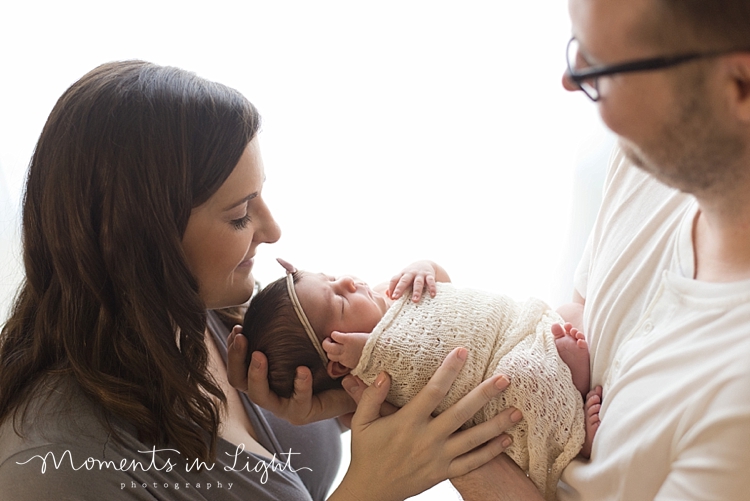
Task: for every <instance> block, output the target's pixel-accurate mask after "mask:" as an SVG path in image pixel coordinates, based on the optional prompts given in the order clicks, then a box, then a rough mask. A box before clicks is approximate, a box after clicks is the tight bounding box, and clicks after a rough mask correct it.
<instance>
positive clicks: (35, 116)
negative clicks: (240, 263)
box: [0, 0, 612, 499]
mask: <svg viewBox="0 0 750 501" xmlns="http://www.w3.org/2000/svg"><path fill="white" fill-rule="evenodd" d="M566 9H567V5H566V2H565V0H542V1H541V2H507V1H498V0H462V1H461V2H458V1H453V2H446V1H435V0H433V1H427V0H420V1H409V0H400V1H393V0H383V1H379V2H363V1H355V0H348V1H331V0H318V1H315V2H312V1H302V0H297V1H292V0H290V1H272V0H265V1H258V0H248V1H226V0H225V1H220V0H219V1H212V2H196V1H189V0H186V1H181V2H172V1H154V0H151V1H142V0H134V1H129V2H102V1H97V2H93V1H90V2H86V1H75V0H73V1H66V2H58V1H47V2H41V1H33V0H25V1H23V2H21V1H17V2H12V3H11V5H10V6H9V5H8V4H7V3H4V4H3V7H0V62H1V66H0V77H1V78H0V259H1V261H0V322H2V321H3V320H4V319H5V318H6V315H7V310H8V308H9V305H10V301H11V298H12V295H13V294H14V293H15V291H16V288H17V284H18V282H19V281H20V279H21V276H22V271H21V265H20V257H19V248H20V244H19V229H18V219H19V213H20V209H19V207H20V198H21V193H22V189H23V181H24V174H25V169H26V166H27V164H28V161H29V157H30V155H31V153H32V150H33V147H34V143H35V141H36V139H37V138H38V135H39V132H40V131H41V128H42V126H43V124H44V120H45V119H46V116H47V115H48V114H49V112H50V110H51V109H52V107H53V105H54V103H55V101H56V100H57V98H58V97H59V96H60V95H61V94H62V92H63V91H64V90H65V89H66V88H67V87H68V86H69V85H70V84H71V83H73V82H74V81H75V80H77V79H78V78H79V77H81V76H82V75H83V74H84V73H86V72H87V71H89V70H90V69H92V68H93V67H95V66H97V65H98V64H101V63H103V62H106V61H112V60H119V59H145V60H149V61H152V62H156V63H159V64H165V65H173V66H179V67H182V68H185V69H188V70H191V71H195V72H196V73H198V74H199V75H201V76H204V77H206V78H209V79H212V80H216V81H219V82H222V83H224V84H227V85H229V86H231V87H234V88H236V89H238V90H240V91H241V92H242V93H243V94H245V95H246V96H247V97H248V98H249V99H250V100H251V101H252V102H253V103H254V104H255V105H256V106H257V107H258V109H259V110H260V112H261V114H262V115H263V131H262V133H261V135H260V141H261V149H262V152H263V156H264V160H265V164H266V174H267V182H266V185H265V187H264V195H265V197H266V199H267V201H268V203H269V204H270V206H271V209H272V211H273V213H274V215H275V216H276V218H277V220H278V222H279V224H280V225H281V227H282V231H283V236H282V239H281V240H280V241H279V242H278V243H277V244H276V245H274V246H272V247H271V246H265V247H261V248H260V252H259V255H258V258H257V259H256V268H255V276H256V278H257V279H258V280H259V281H260V282H261V283H268V282H269V281H271V280H273V279H275V278H277V277H279V276H281V270H280V268H279V267H278V265H276V264H275V262H274V260H273V258H275V257H277V256H281V257H284V258H286V259H287V260H289V261H291V262H293V263H295V264H296V265H297V266H298V267H300V268H305V269H310V270H315V271H325V272H327V273H332V274H338V273H354V274H356V275H358V276H360V277H362V278H364V279H365V280H368V281H370V282H374V283H377V282H381V281H385V280H387V279H388V278H389V277H390V276H391V275H392V274H394V273H395V272H397V271H398V270H399V269H401V267H402V266H404V265H405V264H407V263H409V262H410V261H412V260H415V259H419V258H430V259H434V260H435V261H438V262H440V263H441V264H443V265H444V267H445V268H446V269H447V270H448V272H449V273H450V275H451V277H452V279H453V281H454V282H455V283H456V284H457V285H462V286H468V287H474V288H482V289H488V290H493V291H497V292H503V293H506V294H510V295H511V296H514V297H517V298H519V299H522V298H525V297H528V296H532V295H533V296H537V297H541V298H542V299H544V300H546V301H547V302H548V303H550V304H551V305H553V306H556V305H558V304H559V303H561V302H563V301H566V300H567V299H568V298H569V294H570V291H571V290H572V283H571V274H572V268H573V267H574V266H575V261H576V259H577V256H578V254H579V253H580V248H581V246H582V245H583V241H584V240H585V238H586V233H587V232H588V228H589V225H590V222H591V218H593V216H594V213H595V210H596V206H597V204H598V195H599V190H600V183H601V177H602V175H603V170H604V168H605V163H606V158H607V154H608V152H609V149H610V147H611V143H612V139H611V137H610V136H609V135H607V134H606V133H605V132H604V131H603V127H602V126H601V124H600V122H599V120H598V117H597V115H596V108H595V105H593V104H592V103H590V102H588V100H587V99H586V98H585V97H583V96H582V95H580V94H578V95H573V94H569V93H566V92H565V91H564V90H563V89H562V87H561V86H560V77H561V75H562V72H563V70H564V68H565V62H564V52H565V44H566V42H567V40H568V38H569V36H570V25H569V21H568V17H567V10H566ZM373 466H375V465H373ZM455 498H456V495H455V494H453V493H452V492H451V489H450V487H447V486H446V485H441V486H438V487H436V488H435V489H432V490H431V491H428V492H427V493H425V494H422V495H420V496H418V497H417V498H415V499H455Z"/></svg>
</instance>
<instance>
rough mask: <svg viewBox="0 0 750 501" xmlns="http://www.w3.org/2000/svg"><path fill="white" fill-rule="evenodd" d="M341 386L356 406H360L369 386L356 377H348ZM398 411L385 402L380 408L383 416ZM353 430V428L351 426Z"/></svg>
mask: <svg viewBox="0 0 750 501" xmlns="http://www.w3.org/2000/svg"><path fill="white" fill-rule="evenodd" d="M341 385H342V386H343V388H344V390H346V392H347V393H348V394H349V396H350V397H351V399H352V401H353V402H355V403H356V404H359V401H360V400H362V394H363V393H364V392H365V390H367V388H368V386H367V385H366V384H365V383H364V381H362V380H361V379H359V378H358V377H356V376H352V375H349V376H346V377H345V378H344V380H343V381H342V382H341ZM397 410H398V407H396V406H395V405H392V404H390V403H388V402H383V405H381V406H380V415H381V416H389V415H391V414H393V413H394V412H396V411H397ZM350 428H351V426H350Z"/></svg>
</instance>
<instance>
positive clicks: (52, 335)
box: [0, 61, 260, 460]
mask: <svg viewBox="0 0 750 501" xmlns="http://www.w3.org/2000/svg"><path fill="white" fill-rule="evenodd" d="M259 122H260V118H259V116H258V114H257V112H256V110H255V108H254V107H253V106H252V104H250V103H249V102H248V101H247V99H245V98H244V97H243V96H242V95H241V94H240V93H238V92H237V91H235V90H233V89H230V88H227V87H225V86H223V85H220V84H216V83H213V82H209V81H206V80H204V79H202V78H199V77H197V76H196V75H194V74H192V73H188V72H186V71H183V70H180V69H177V68H170V67H161V66H157V65H153V64H150V63H145V62H142V61H127V62H117V63H109V64H105V65H102V66H99V67H98V68H96V69H94V70H92V71H91V72H90V73H88V74H87V75H85V76H84V77H83V78H81V79H80V80H79V81H78V82H76V83H75V84H73V85H72V86H71V87H70V88H69V89H68V90H67V91H66V92H65V93H64V94H63V95H62V97H61V98H60V99H59V100H58V102H57V104H56V105H55V107H54V109H53V110H52V113H51V114H50V116H49V118H48V120H47V123H46V125H45V126H44V129H43V131H42V134H41V136H40V138H39V142H38V143H37V146H36V149H35V152H34V155H33V157H32V159H31V163H30V167H29V172H28V179H27V183H26V191H25V195H24V202H23V231H22V238H23V256H24V266H25V271H26V277H25V281H24V283H23V284H22V286H21V288H20V291H19V293H18V296H17V298H16V301H15V303H14V305H13V309H12V312H11V316H10V318H9V320H8V321H7V323H6V325H5V326H4V327H3V330H2V334H0V422H1V421H3V420H5V419H7V418H9V417H10V416H16V415H17V413H18V412H19V411H22V410H23V409H24V407H25V406H24V404H25V403H28V402H29V400H30V398H31V396H32V391H33V389H34V387H35V386H36V385H37V383H38V382H39V381H40V380H41V379H42V378H43V377H45V375H48V374H55V373H56V374H62V375H70V376H72V377H74V378H75V379H76V380H77V382H78V383H79V384H80V386H81V388H82V389H83V391H84V392H85V394H86V395H87V396H88V397H89V398H90V399H91V400H92V401H93V402H95V403H96V404H98V405H100V406H101V407H103V408H104V410H105V411H107V413H108V415H110V416H116V417H118V418H122V419H125V420H126V421H128V422H130V423H131V424H132V425H134V426H135V427H136V429H137V431H138V434H139V437H140V438H141V439H142V440H145V441H148V442H152V443H154V444H157V443H170V444H173V445H174V446H175V447H176V448H177V449H178V450H180V452H181V453H182V454H183V455H185V456H187V457H190V458H201V459H203V460H206V459H208V458H210V457H212V456H213V455H214V453H215V446H216V437H217V428H218V423H219V409H218V407H217V404H215V403H214V400H213V398H212V397H211V396H214V397H218V399H219V400H221V401H224V395H223V394H222V392H221V390H220V389H219V388H218V386H217V385H216V383H215V382H214V381H213V379H212V378H211V377H210V376H209V375H208V374H207V359H208V352H207V349H206V346H205V342H204V331H205V329H206V313H205V305H204V303H203V302H202V300H201V299H200V296H199V294H198V283H197V281H196V279H195V277H194V276H193V275H192V274H191V272H190V270H189V269H188V266H187V263H186V260H185V256H184V254H183V251H182V245H181V239H182V235H183V233H184V231H185V228H186V226H187V222H188V218H189V217H190V213H191V210H192V209H193V208H194V207H196V206H198V205H200V204H202V203H203V202H205V201H206V200H207V199H208V198H209V197H210V196H211V195H212V194H213V193H214V192H215V191H216V190H218V188H219V186H221V184H222V183H223V182H224V181H225V180H226V178H227V177H228V176H229V174H230V173H231V171H232V170H233V169H234V166H235V165H236V164H237V162H238V161H239V158H240V156H241V155H242V153H243V151H244V149H245V147H246V146H247V144H248V142H250V140H251V139H252V138H253V136H254V135H255V133H256V132H257V130H258V128H259ZM14 419H15V418H14ZM14 422H15V421H14ZM107 425H108V426H111V423H110V422H109V420H108V421H107ZM206 432H208V435H209V436H210V439H208V440H207V439H206V435H207V433H206Z"/></svg>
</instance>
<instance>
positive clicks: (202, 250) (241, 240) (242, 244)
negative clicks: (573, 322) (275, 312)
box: [182, 137, 281, 309]
mask: <svg viewBox="0 0 750 501" xmlns="http://www.w3.org/2000/svg"><path fill="white" fill-rule="evenodd" d="M264 180H265V175H264V171H263V160H262V159H261V156H260V149H259V147H258V139H257V137H256V138H254V139H253V140H252V141H250V143H249V144H248V145H247V148H246V149H245V152H244V153H243V154H242V156H241V157H240V160H239V162H238V163H237V166H236V167H235V168H234V170H233V171H232V173H231V174H230V175H229V177H228V178H227V180H226V181H224V184H222V185H221V187H220V188H219V189H218V191H216V193H214V194H213V195H212V196H211V198H209V199H208V200H207V201H206V202H205V203H203V204H202V205H199V206H198V207H196V208H194V209H193V211H192V213H191V214H190V219H189V220H188V224H187V229H186V230H185V235H184V236H183V237H182V248H183V250H184V251H185V256H186V257H187V262H188V266H189V267H190V270H191V271H192V272H193V275H195V276H196V278H197V279H198V285H199V291H200V296H201V298H202V299H203V301H204V302H205V303H206V307H207V308H208V309H217V308H226V307H228V306H236V305H238V304H242V303H244V302H246V301H247V300H248V299H249V298H250V296H251V295H252V292H253V285H255V280H254V279H253V275H252V267H253V257H254V256H255V250H256V248H257V247H258V245H260V244H262V243H264V242H268V243H272V242H275V241H277V240H278V239H279V237H280V236H281V231H280V230H279V226H278V225H277V224H276V221H274V219H273V216H271V212H270V211H269V210H268V207H267V206H266V203H265V202H264V201H263V197H262V196H261V191H262V189H263V181H264Z"/></svg>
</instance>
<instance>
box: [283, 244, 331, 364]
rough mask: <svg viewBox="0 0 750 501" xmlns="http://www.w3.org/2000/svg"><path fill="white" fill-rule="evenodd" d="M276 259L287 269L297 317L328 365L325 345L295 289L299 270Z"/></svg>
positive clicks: (288, 287)
mask: <svg viewBox="0 0 750 501" xmlns="http://www.w3.org/2000/svg"><path fill="white" fill-rule="evenodd" d="M276 261H278V262H279V264H280V265H281V266H283V267H284V269H285V270H286V290H287V292H289V299H291V300H292V306H294V312H295V313H296V314H297V318H298V319H299V321H300V323H301V324H302V327H304V328H305V332H306V333H307V337H308V338H310V342H311V343H312V344H313V346H314V347H315V351H317V352H318V355H319V356H320V360H322V361H323V365H328V356H326V352H325V351H324V350H323V347H322V346H321V345H320V341H318V336H316V335H315V330H314V329H313V328H312V325H310V321H309V320H308V319H307V315H305V310H303V309H302V305H301V304H300V302H299V298H298V297H297V291H295V290H294V276H293V273H296V272H297V268H295V267H294V266H292V265H291V264H290V263H289V262H287V261H284V260H283V259H281V258H276Z"/></svg>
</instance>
